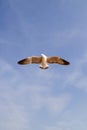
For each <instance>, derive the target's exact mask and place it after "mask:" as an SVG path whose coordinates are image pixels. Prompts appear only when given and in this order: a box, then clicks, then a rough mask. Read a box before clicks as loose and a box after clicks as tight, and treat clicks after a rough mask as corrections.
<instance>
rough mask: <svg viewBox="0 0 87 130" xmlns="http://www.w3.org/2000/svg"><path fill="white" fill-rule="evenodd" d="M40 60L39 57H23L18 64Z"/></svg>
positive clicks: (38, 61)
mask: <svg viewBox="0 0 87 130" xmlns="http://www.w3.org/2000/svg"><path fill="white" fill-rule="evenodd" d="M40 62H41V57H38V56H31V57H27V58H25V59H22V60H20V61H18V64H21V65H26V64H31V63H36V64H38V63H40Z"/></svg>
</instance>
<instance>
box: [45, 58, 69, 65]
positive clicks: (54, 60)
mask: <svg viewBox="0 0 87 130" xmlns="http://www.w3.org/2000/svg"><path fill="white" fill-rule="evenodd" d="M47 62H48V63H50V64H53V63H56V64H61V65H69V64H70V63H69V62H68V61H66V60H64V59H62V58H60V57H56V56H53V57H48V58H47Z"/></svg>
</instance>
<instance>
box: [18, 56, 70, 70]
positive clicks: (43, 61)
mask: <svg viewBox="0 0 87 130" xmlns="http://www.w3.org/2000/svg"><path fill="white" fill-rule="evenodd" d="M33 63H35V64H40V68H41V69H47V68H48V67H49V65H48V64H53V63H55V64H60V65H69V64H70V63H69V62H68V61H66V60H64V59H62V58H60V57H57V56H51V57H47V56H46V55H44V54H41V56H31V57H27V58H25V59H22V60H20V61H18V64H20V65H26V64H33Z"/></svg>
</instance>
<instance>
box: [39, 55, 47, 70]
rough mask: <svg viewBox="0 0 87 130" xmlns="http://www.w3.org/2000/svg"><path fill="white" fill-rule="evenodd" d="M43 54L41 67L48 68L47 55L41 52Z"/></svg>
mask: <svg viewBox="0 0 87 130" xmlns="http://www.w3.org/2000/svg"><path fill="white" fill-rule="evenodd" d="M41 56H42V62H41V64H40V68H41V69H47V68H48V64H47V56H46V55H44V54H41Z"/></svg>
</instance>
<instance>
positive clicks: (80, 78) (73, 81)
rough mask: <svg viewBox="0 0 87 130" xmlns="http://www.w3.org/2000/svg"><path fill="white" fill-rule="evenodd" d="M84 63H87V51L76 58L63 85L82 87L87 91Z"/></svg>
mask: <svg viewBox="0 0 87 130" xmlns="http://www.w3.org/2000/svg"><path fill="white" fill-rule="evenodd" d="M86 63H87V53H84V54H83V55H82V57H81V58H80V59H77V60H76V62H75V65H74V66H73V70H72V71H71V72H70V75H69V76H67V78H65V82H64V86H67V85H68V86H73V87H77V88H79V89H82V90H84V91H86V92H87V85H86V80H87V76H86V75H85V72H86V70H85V69H86V67H85V66H86Z"/></svg>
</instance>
